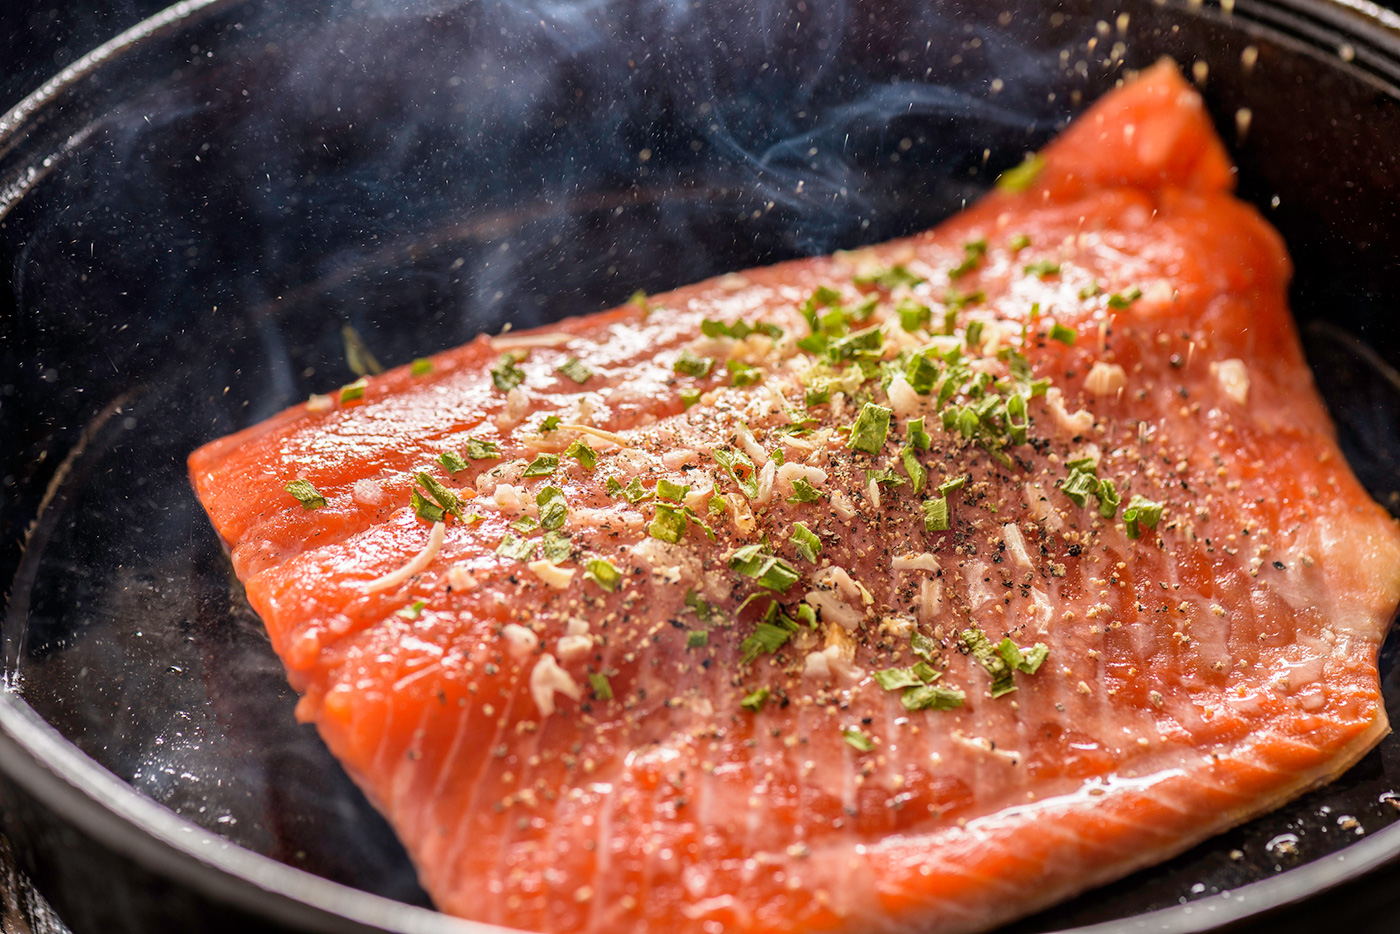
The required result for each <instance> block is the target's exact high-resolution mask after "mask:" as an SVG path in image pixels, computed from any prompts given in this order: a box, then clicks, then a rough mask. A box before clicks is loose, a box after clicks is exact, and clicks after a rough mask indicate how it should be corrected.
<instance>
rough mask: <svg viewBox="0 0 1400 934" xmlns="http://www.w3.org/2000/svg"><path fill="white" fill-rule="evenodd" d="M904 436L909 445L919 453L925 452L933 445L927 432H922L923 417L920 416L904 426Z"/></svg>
mask: <svg viewBox="0 0 1400 934" xmlns="http://www.w3.org/2000/svg"><path fill="white" fill-rule="evenodd" d="M904 436H905V437H906V438H907V439H908V440H909V443H910V444H911V445H913V446H914V447H916V448H918V449H919V450H920V451H927V450H928V449H929V447H930V445H932V444H933V439H932V438H930V437H929V434H928V432H927V431H925V430H924V417H923V416H922V415H920V416H919V417H918V418H911V419H910V420H909V421H908V422H907V423H906V424H905V426H904Z"/></svg>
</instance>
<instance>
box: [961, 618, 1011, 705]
mask: <svg viewBox="0 0 1400 934" xmlns="http://www.w3.org/2000/svg"><path fill="white" fill-rule="evenodd" d="M962 641H963V645H965V646H967V649H968V651H969V652H971V653H972V657H973V658H975V659H977V663H978V664H980V665H981V666H982V667H983V668H985V669H986V670H987V674H989V675H991V676H992V686H991V695H992V697H1001V696H1002V695H1003V694H1010V693H1011V692H1012V691H1014V690H1016V683H1015V681H1014V680H1013V677H1012V675H1013V671H1014V669H1013V668H1012V667H1011V665H1009V664H1008V663H1007V661H1006V659H1005V658H1003V657H1002V655H1001V653H1000V652H998V651H997V649H996V647H995V646H994V645H992V641H991V640H990V639H988V638H987V634H986V633H985V632H983V631H982V630H981V629H978V628H977V627H976V626H973V627H972V628H971V629H964V630H963V631H962Z"/></svg>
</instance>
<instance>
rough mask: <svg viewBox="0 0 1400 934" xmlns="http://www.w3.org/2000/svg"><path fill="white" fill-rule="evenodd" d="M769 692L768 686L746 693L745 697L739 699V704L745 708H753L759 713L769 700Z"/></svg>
mask: <svg viewBox="0 0 1400 934" xmlns="http://www.w3.org/2000/svg"><path fill="white" fill-rule="evenodd" d="M768 693H769V692H768V689H767V688H759V689H758V690H757V691H754V692H753V693H752V694H745V695H744V699H743V700H741V701H739V706H740V707H742V708H744V709H745V710H752V711H753V712H754V713H758V712H759V711H760V710H762V709H763V705H764V704H765V703H767V702H768Z"/></svg>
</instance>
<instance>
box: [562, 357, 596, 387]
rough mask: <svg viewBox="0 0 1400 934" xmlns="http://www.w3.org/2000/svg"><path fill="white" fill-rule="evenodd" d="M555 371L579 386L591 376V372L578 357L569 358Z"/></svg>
mask: <svg viewBox="0 0 1400 934" xmlns="http://www.w3.org/2000/svg"><path fill="white" fill-rule="evenodd" d="M556 369H557V370H558V371H559V372H560V373H563V374H564V375H565V376H567V377H568V378H569V379H571V380H573V381H574V382H576V383H578V384H579V385H580V386H582V385H583V384H584V383H586V382H588V380H589V377H591V376H592V375H593V371H592V370H590V369H589V368H588V367H587V366H586V365H585V364H584V362H583V361H582V360H580V359H579V358H578V357H570V358H569V359H568V360H567V361H565V362H564V364H563V365H562V366H559V367H556Z"/></svg>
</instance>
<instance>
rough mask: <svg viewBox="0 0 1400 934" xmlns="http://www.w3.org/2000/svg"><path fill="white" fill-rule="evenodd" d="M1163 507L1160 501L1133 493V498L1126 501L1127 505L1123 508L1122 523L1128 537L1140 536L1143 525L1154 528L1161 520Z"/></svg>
mask: <svg viewBox="0 0 1400 934" xmlns="http://www.w3.org/2000/svg"><path fill="white" fill-rule="evenodd" d="M1164 508H1165V507H1164V506H1163V505H1162V504H1161V503H1157V502H1153V501H1152V500H1150V499H1148V498H1147V497H1145V496H1141V495H1138V494H1134V495H1133V498H1132V499H1130V500H1129V501H1128V507H1127V508H1126V509H1124V510H1123V524H1124V525H1125V526H1127V529H1128V537H1129V538H1141V537H1142V527H1143V526H1146V527H1147V528H1149V529H1155V528H1156V527H1157V523H1158V522H1161V521H1162V511H1163V509H1164Z"/></svg>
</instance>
